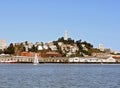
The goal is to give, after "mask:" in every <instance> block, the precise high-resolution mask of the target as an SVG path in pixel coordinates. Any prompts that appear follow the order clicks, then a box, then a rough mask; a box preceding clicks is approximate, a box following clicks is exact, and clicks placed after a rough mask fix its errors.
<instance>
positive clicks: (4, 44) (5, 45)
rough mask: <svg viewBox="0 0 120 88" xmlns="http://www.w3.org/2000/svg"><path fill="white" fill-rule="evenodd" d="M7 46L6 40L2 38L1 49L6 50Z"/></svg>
mask: <svg viewBox="0 0 120 88" xmlns="http://www.w3.org/2000/svg"><path fill="white" fill-rule="evenodd" d="M6 47H7V44H6V40H5V39H2V40H0V49H1V50H4V49H5V48H6Z"/></svg>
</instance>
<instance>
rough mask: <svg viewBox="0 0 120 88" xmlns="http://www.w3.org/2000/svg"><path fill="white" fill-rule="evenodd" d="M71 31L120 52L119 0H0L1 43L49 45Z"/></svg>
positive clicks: (76, 38)
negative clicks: (43, 43)
mask: <svg viewBox="0 0 120 88" xmlns="http://www.w3.org/2000/svg"><path fill="white" fill-rule="evenodd" d="M66 30H67V31H68V33H69V37H70V38H72V39H74V40H79V39H82V40H83V41H87V42H89V43H91V44H93V46H94V47H97V46H98V44H99V43H102V44H103V45H104V47H105V48H111V49H113V50H117V51H120V0H0V39H5V40H6V41H7V44H9V43H11V42H12V43H16V42H23V41H29V42H33V43H34V42H39V41H42V42H48V41H53V40H57V39H58V38H60V37H62V36H64V33H65V31H66Z"/></svg>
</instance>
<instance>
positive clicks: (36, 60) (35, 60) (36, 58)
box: [33, 54, 39, 65]
mask: <svg viewBox="0 0 120 88" xmlns="http://www.w3.org/2000/svg"><path fill="white" fill-rule="evenodd" d="M33 63H34V65H37V64H39V61H38V57H37V54H35V58H34V62H33Z"/></svg>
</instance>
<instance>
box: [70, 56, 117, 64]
mask: <svg viewBox="0 0 120 88" xmlns="http://www.w3.org/2000/svg"><path fill="white" fill-rule="evenodd" d="M68 61H69V62H75V63H76V62H83V63H84V62H88V63H102V62H103V63H113V62H116V60H115V59H114V58H113V57H112V56H111V57H109V58H107V59H100V58H96V57H92V58H89V57H88V58H84V57H83V58H80V57H74V58H69V60H68Z"/></svg>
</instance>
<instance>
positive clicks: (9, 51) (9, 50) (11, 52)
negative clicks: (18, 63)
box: [5, 43, 15, 54]
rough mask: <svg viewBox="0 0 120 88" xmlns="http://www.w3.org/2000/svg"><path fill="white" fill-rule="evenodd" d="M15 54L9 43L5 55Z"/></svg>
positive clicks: (12, 46)
mask: <svg viewBox="0 0 120 88" xmlns="http://www.w3.org/2000/svg"><path fill="white" fill-rule="evenodd" d="M14 53H15V48H14V45H13V43H11V44H10V45H9V46H8V48H7V49H6V50H5V54H14Z"/></svg>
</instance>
